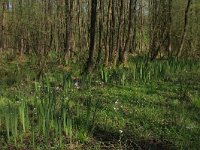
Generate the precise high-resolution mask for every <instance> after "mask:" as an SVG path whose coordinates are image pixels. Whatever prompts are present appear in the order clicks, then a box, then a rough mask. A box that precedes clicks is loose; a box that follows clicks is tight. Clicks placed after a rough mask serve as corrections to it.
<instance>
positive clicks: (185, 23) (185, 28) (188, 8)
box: [177, 0, 192, 57]
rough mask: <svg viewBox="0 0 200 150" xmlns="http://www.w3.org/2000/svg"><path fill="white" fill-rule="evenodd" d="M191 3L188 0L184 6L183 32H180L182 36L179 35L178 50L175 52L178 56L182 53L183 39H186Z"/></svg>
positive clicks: (190, 0)
mask: <svg viewBox="0 0 200 150" xmlns="http://www.w3.org/2000/svg"><path fill="white" fill-rule="evenodd" d="M191 3H192V0H188V1H187V6H186V8H185V14H184V15H185V16H184V27H183V33H182V36H181V42H180V47H179V49H178V52H177V57H180V56H181V55H182V51H183V46H184V43H185V39H186V36H187V30H188V16H189V10H190V6H191Z"/></svg>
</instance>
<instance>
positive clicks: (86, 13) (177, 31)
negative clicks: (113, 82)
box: [0, 0, 200, 67]
mask: <svg viewBox="0 0 200 150" xmlns="http://www.w3.org/2000/svg"><path fill="white" fill-rule="evenodd" d="M0 2H1V8H0V12H1V13H0V20H1V21H0V26H1V28H0V50H1V51H7V50H11V51H12V52H13V53H17V54H20V55H23V54H25V53H32V54H35V55H38V56H40V57H41V56H44V57H47V56H48V53H49V52H55V53H56V54H58V55H59V56H60V63H63V62H65V63H70V62H78V61H79V62H80V61H81V62H82V63H86V62H87V63H86V64H87V67H89V65H91V64H95V63H96V64H104V65H105V66H116V65H118V64H121V63H123V64H126V62H127V59H128V56H131V55H140V56H143V55H148V56H150V58H151V59H156V58H157V57H165V58H167V57H171V56H175V57H180V56H187V57H190V56H197V54H199V47H200V44H199V42H198V41H199V37H200V36H199V34H200V29H199V23H200V18H199V16H200V15H199V9H200V2H199V1H197V0H196V1H195V0H193V1H192V0H188V1H185V0H174V1H172V0H140V1H138V0H129V1H124V0H117V1H115V0H98V1H96V2H95V3H96V9H95V10H96V11H94V9H93V8H92V7H93V6H94V5H93V3H94V1H92V0H81V1H80V0H73V1H72V0H57V1H52V0H45V1H40V0H37V1H33V0H28V1H25V0H20V1H16V0H12V1H9V0H1V1H0ZM95 16H96V17H95ZM95 35H96V36H95ZM88 56H89V59H88V60H86V59H87V58H88ZM89 62H90V63H89ZM94 66H95V65H94Z"/></svg>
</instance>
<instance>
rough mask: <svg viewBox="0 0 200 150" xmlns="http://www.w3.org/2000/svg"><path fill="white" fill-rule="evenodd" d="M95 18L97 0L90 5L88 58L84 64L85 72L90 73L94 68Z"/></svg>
mask: <svg viewBox="0 0 200 150" xmlns="http://www.w3.org/2000/svg"><path fill="white" fill-rule="evenodd" d="M96 18H97V0H92V3H91V24H90V46H89V57H88V60H87V62H86V68H85V71H86V72H87V73H91V72H92V69H93V66H94V64H93V63H94V58H93V57H94V48H95V47H94V46H95V31H96Z"/></svg>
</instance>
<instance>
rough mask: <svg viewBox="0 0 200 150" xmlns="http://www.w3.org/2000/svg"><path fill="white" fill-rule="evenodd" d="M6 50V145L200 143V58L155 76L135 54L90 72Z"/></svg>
mask: <svg viewBox="0 0 200 150" xmlns="http://www.w3.org/2000/svg"><path fill="white" fill-rule="evenodd" d="M1 57H2V58H1V60H0V77H1V80H0V149H12V150H13V149H23V150H25V149H153V150H154V149H199V147H200V142H199V141H200V117H199V116H200V84H199V83H200V68H199V66H200V65H199V64H200V61H194V63H193V60H191V64H192V67H191V64H187V63H184V64H183V65H179V63H178V62H176V63H174V64H175V65H177V69H176V68H175V70H178V71H173V72H172V71H171V72H167V71H166V72H165V74H163V73H162V71H161V72H160V75H159V74H153V75H152V76H151V77H150V73H149V74H148V75H147V76H145V72H144V71H145V67H144V65H143V66H142V67H140V68H139V69H137V65H136V68H135V72H134V73H133V74H134V75H133V74H132V73H131V72H132V71H130V70H131V68H132V66H134V63H135V62H139V63H138V64H140V61H141V60H134V61H130V64H129V68H125V69H124V68H123V69H122V68H121V69H114V71H109V70H108V71H106V70H100V71H99V72H97V73H95V74H93V75H92V78H90V77H88V76H86V77H80V76H79V75H78V74H79V73H77V71H75V70H78V69H77V68H78V67H77V66H76V65H72V66H73V67H71V68H75V69H68V68H67V67H63V66H61V65H60V66H58V65H57V62H56V61H49V62H47V64H46V65H45V66H43V67H42V69H41V68H40V67H38V66H39V65H38V60H37V59H36V58H35V59H30V58H27V57H24V58H22V57H10V56H8V55H2V56H1ZM133 59H134V58H133ZM150 63H151V62H150ZM158 63H163V62H158ZM188 65H189V66H190V67H188ZM170 66H171V67H173V65H170ZM180 66H181V68H178V67H180ZM76 67H77V68H76ZM141 68H144V70H142V69H141ZM163 68H164V67H163ZM163 68H162V69H163ZM188 68H189V69H188ZM152 69H153V68H152ZM69 70H71V71H69ZM169 70H170V69H169ZM171 70H173V69H171ZM40 72H41V74H42V75H40ZM142 72H144V73H142ZM154 72H155V71H154ZM138 74H139V75H138ZM38 75H39V77H38ZM155 75H156V76H157V78H156V77H155ZM147 78H148V80H147Z"/></svg>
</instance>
